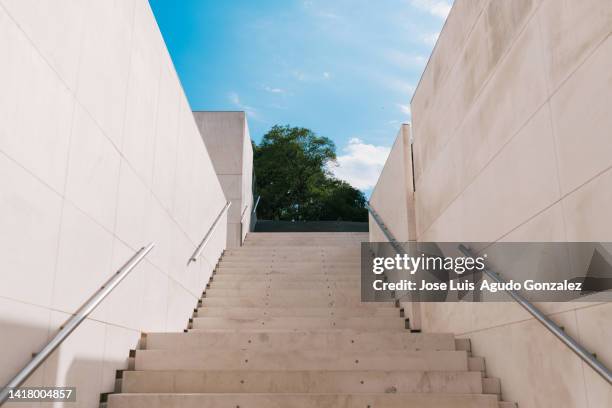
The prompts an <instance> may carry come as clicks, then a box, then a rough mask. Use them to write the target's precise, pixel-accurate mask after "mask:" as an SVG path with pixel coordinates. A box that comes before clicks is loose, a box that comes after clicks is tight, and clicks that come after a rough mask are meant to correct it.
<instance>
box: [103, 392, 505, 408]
mask: <svg viewBox="0 0 612 408" xmlns="http://www.w3.org/2000/svg"><path fill="white" fill-rule="evenodd" d="M133 400H138V401H141V402H143V405H142V406H143V407H144V406H147V407H152V408H155V407H179V406H180V407H181V408H195V407H198V408H200V407H201V404H202V403H207V404H209V405H207V406H209V407H232V408H235V407H236V406H237V405H236V404H240V405H239V406H241V407H243V406H244V407H279V408H280V407H283V408H287V407H320V406H325V407H359V408H363V407H364V406H365V405H364V404H372V405H374V406H380V405H384V406H385V407H388V408H396V407H397V408H400V407H401V408H405V407H406V404H412V405H415V406H419V407H422V408H425V407H427V408H429V407H431V408H434V407H435V408H444V407H449V408H450V407H452V408H497V407H498V402H497V399H496V398H495V397H494V396H490V395H482V394H480V395H474V394H423V393H418V394H417V393H415V394H408V393H406V394H398V393H395V394H393V393H363V394H341V393H320V394H305V393H294V394H277V393H244V394H218V393H210V394H188V393H186V394H163V393H156V394H111V395H109V399H108V403H109V408H113V407H118V408H122V407H129V406H131V405H130V404H131V403H132V401H133Z"/></svg>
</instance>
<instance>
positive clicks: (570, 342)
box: [459, 244, 612, 384]
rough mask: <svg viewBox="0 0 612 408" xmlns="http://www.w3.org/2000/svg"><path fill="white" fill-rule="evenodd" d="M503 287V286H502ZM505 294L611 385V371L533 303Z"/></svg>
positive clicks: (461, 247) (494, 275)
mask: <svg viewBox="0 0 612 408" xmlns="http://www.w3.org/2000/svg"><path fill="white" fill-rule="evenodd" d="M459 250H460V251H461V252H463V254H464V255H466V256H470V257H474V255H473V254H472V251H470V250H469V249H468V248H467V247H466V246H465V245H463V244H461V245H459ZM482 271H483V272H484V274H485V275H487V276H488V277H489V278H491V279H493V280H494V281H495V282H497V283H501V284H505V283H506V280H505V279H504V278H502V277H501V275H500V274H499V273H496V272H493V271H491V270H490V269H487V268H484V269H483V270H482ZM503 287H505V286H503ZM505 292H506V293H507V294H508V295H510V297H511V298H512V299H513V300H514V301H515V302H517V303H518V304H519V305H521V306H522V307H523V308H524V309H525V310H527V311H528V312H529V314H531V315H532V316H533V317H534V318H535V319H536V320H537V321H539V322H540V323H542V325H544V327H546V328H547V329H548V330H549V331H550V332H551V333H552V334H554V335H555V336H556V337H557V338H558V339H559V340H561V341H562V342H563V344H565V345H566V346H567V347H569V348H570V350H572V351H573V352H574V353H575V354H576V355H577V356H578V357H580V358H581V359H582V361H584V362H585V363H586V364H587V365H589V366H590V367H591V368H592V369H593V370H595V372H597V374H599V375H600V376H601V377H602V378H603V379H604V380H606V381H607V382H608V383H609V384H612V371H610V369H609V368H608V367H606V366H605V365H604V364H603V363H602V362H601V361H599V360H597V358H596V357H595V356H594V355H593V354H591V353H590V352H589V351H588V350H587V349H585V348H584V347H583V346H582V345H581V344H580V343H578V342H577V341H576V340H575V339H574V338H573V337H572V336H570V335H569V334H567V333H566V332H565V331H563V329H562V328H561V327H560V326H559V325H557V324H556V323H555V322H553V321H552V320H551V319H550V318H548V316H546V315H545V314H544V313H542V311H541V310H540V309H538V308H537V307H536V306H535V305H534V304H533V303H531V302H530V301H529V300H527V299H525V298H524V297H523V295H521V294H520V293H519V292H517V291H515V290H512V289H507V290H505Z"/></svg>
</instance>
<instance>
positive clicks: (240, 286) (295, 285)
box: [211, 279, 361, 291]
mask: <svg viewBox="0 0 612 408" xmlns="http://www.w3.org/2000/svg"><path fill="white" fill-rule="evenodd" d="M211 287H212V288H214V289H225V290H228V289H231V290H245V289H269V290H272V291H277V290H284V289H293V290H295V289H307V290H325V289H333V290H339V289H342V288H346V289H351V290H358V291H359V290H360V288H361V284H360V282H359V281H358V280H357V279H355V280H352V281H348V282H326V281H325V280H320V281H301V282H300V281H298V282H295V281H285V282H270V281H269V280H263V281H262V280H257V281H251V282H244V281H236V282H217V281H214V282H212V283H211Z"/></svg>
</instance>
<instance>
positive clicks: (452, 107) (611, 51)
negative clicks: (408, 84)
mask: <svg viewBox="0 0 612 408" xmlns="http://www.w3.org/2000/svg"><path fill="white" fill-rule="evenodd" d="M611 29H612V2H610V1H609V0H585V1H571V0H514V1H502V0H457V1H456V2H455V5H454V7H453V9H452V11H451V14H450V16H449V19H448V21H447V23H446V25H445V27H444V30H443V31H442V33H441V35H440V38H439V41H438V44H437V45H436V48H435V50H434V52H433V54H432V56H431V59H430V61H429V63H428V66H427V68H426V70H425V72H424V74H423V77H422V79H421V82H420V84H419V86H418V88H417V90H416V92H415V95H414V98H413V101H412V104H411V106H412V113H413V132H414V145H413V147H414V161H415V173H416V193H415V198H416V229H417V237H418V240H420V241H467V242H469V241H489V242H493V241H499V240H506V241H610V240H612V216H611V215H610V211H609V209H610V208H612V193H611V192H612V188H611V186H612V155H610V154H609V152H610V151H612V141H611V139H610V133H611V130H612V116H611V115H610V108H609V106H610V103H609V100H610V95H612V70H611V69H610V67H611V66H612V37H611V36H610V31H611ZM422 307H423V316H422V317H423V319H422V322H423V329H424V330H425V331H451V332H455V333H458V334H461V335H464V336H466V337H469V338H471V339H472V346H473V351H474V353H475V354H476V355H481V356H484V357H485V358H486V361H487V372H488V374H489V375H491V376H496V377H500V378H501V379H502V392H503V395H504V399H506V400H512V401H517V402H518V403H519V406H520V407H522V408H540V407H588V408H597V407H604V406H611V405H612V389H611V388H612V387H610V386H609V385H608V384H606V383H605V382H604V381H603V380H601V379H600V378H599V377H598V376H597V375H596V374H595V373H593V371H592V370H591V369H590V368H588V367H587V366H585V365H584V364H583V363H582V362H581V361H580V360H579V359H578V358H577V357H576V356H575V355H574V354H573V353H572V352H571V351H569V349H567V348H566V347H565V346H563V345H562V344H561V343H560V342H559V341H558V340H557V339H556V338H554V337H553V336H552V335H551V334H549V333H548V332H547V331H546V330H545V329H544V328H542V327H541V326H540V325H539V324H538V323H536V322H534V321H533V319H530V318H529V316H528V315H527V314H526V313H525V312H523V311H522V310H521V309H520V308H519V307H518V306H517V305H515V304H513V303H508V304H503V303H495V304H492V303H488V304H434V303H428V304H423V305H422ZM542 307H543V308H544V309H545V310H546V311H548V312H550V313H551V316H552V318H553V319H554V320H556V321H558V322H559V323H561V324H562V325H563V326H565V329H566V331H567V332H568V333H570V334H571V335H573V336H575V337H576V338H577V339H578V340H580V341H581V342H582V343H583V344H584V345H585V346H586V347H587V348H589V349H590V350H592V351H593V352H596V353H597V356H598V357H599V358H600V359H601V360H602V361H604V362H605V363H606V364H607V365H608V366H612V348H610V346H609V345H610V344H611V343H612V329H611V328H612V305H610V304H599V305H597V304H587V303H574V304H571V303H567V304H556V305H542Z"/></svg>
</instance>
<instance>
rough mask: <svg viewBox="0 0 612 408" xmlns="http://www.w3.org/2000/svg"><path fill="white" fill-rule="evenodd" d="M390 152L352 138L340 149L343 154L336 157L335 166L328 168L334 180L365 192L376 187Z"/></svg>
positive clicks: (386, 148) (387, 149)
mask: <svg viewBox="0 0 612 408" xmlns="http://www.w3.org/2000/svg"><path fill="white" fill-rule="evenodd" d="M390 150H391V149H390V148H389V147H385V146H375V145H371V144H367V143H364V142H363V141H362V140H361V139H358V138H352V139H351V140H349V142H348V145H346V146H345V147H344V148H343V149H342V151H343V152H344V154H342V155H339V156H338V158H337V162H336V165H332V166H330V170H331V172H332V173H333V174H334V176H335V177H336V178H338V179H340V180H344V181H346V182H347V183H349V184H350V185H352V186H353V187H355V188H358V189H360V190H367V189H369V188H372V187H374V186H375V185H376V181H378V176H379V175H380V172H381V171H382V168H383V166H384V165H385V161H386V160H387V156H389V151H390Z"/></svg>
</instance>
